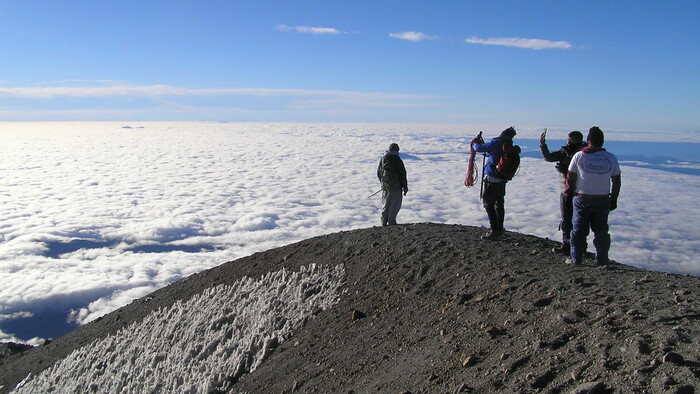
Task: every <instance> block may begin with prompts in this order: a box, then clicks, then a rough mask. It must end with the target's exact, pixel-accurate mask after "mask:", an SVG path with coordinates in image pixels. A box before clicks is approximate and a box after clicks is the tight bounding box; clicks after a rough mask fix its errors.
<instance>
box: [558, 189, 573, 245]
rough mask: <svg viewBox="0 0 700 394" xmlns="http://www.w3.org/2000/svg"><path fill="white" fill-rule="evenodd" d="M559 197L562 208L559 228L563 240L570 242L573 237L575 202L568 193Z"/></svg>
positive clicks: (560, 207)
mask: <svg viewBox="0 0 700 394" xmlns="http://www.w3.org/2000/svg"><path fill="white" fill-rule="evenodd" d="M560 196H561V197H560V198H559V209H560V210H561V223H559V230H561V240H562V242H564V243H567V244H568V243H569V239H570V238H571V228H572V227H573V226H572V224H571V219H572V218H573V216H574V204H573V198H572V197H567V196H566V194H564V193H562V194H561V195H560Z"/></svg>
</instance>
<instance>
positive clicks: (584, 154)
mask: <svg viewBox="0 0 700 394" xmlns="http://www.w3.org/2000/svg"><path fill="white" fill-rule="evenodd" d="M586 140H587V142H588V146H586V147H585V148H583V149H582V150H581V151H579V152H577V153H576V154H575V155H574V157H573V158H572V159H571V163H570V164H569V171H568V173H567V175H566V186H565V190H564V193H565V194H566V195H567V196H569V197H572V198H573V205H574V216H573V219H572V226H573V227H572V229H571V256H570V258H568V259H566V262H567V263H569V264H574V265H578V264H581V263H582V262H583V253H584V251H585V249H586V238H587V237H588V233H589V229H590V230H591V231H593V235H594V239H593V245H594V246H595V249H596V265H606V264H608V251H609V250H610V233H609V232H608V231H609V226H608V215H609V213H610V211H614V210H615V209H616V208H617V198H618V196H619V195H620V186H621V184H622V183H621V173H620V165H619V164H618V162H617V158H616V157H615V155H613V154H612V153H610V152H608V151H606V150H605V149H603V143H604V142H605V136H604V134H603V131H602V130H600V128H598V127H591V129H590V130H589V131H588V137H587V138H586Z"/></svg>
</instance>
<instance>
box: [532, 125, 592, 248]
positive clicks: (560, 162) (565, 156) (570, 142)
mask: <svg viewBox="0 0 700 394" xmlns="http://www.w3.org/2000/svg"><path fill="white" fill-rule="evenodd" d="M546 136H547V129H544V133H542V135H540V151H541V152H542V157H543V158H544V159H545V160H546V161H548V162H556V163H557V165H556V169H557V171H558V172H559V187H560V191H561V194H560V195H559V210H560V212H561V222H560V223H559V230H561V238H562V242H561V245H560V246H558V247H556V248H554V249H553V250H554V252H555V253H562V254H565V255H567V256H568V255H569V253H570V251H571V249H570V248H571V242H570V238H571V236H570V234H571V218H572V216H573V214H574V206H573V205H572V198H571V197H569V196H567V195H566V194H565V193H564V188H565V186H566V173H567V172H568V171H569V163H570V162H571V158H572V157H574V154H575V153H576V152H578V151H580V150H581V149H583V148H584V147H585V146H586V144H585V143H584V142H583V134H582V133H581V132H580V131H576V130H574V131H572V132H571V133H569V135H568V138H567V140H566V145H564V146H562V147H561V149H559V150H558V151H555V152H550V151H549V147H547V140H546Z"/></svg>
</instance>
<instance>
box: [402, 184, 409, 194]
mask: <svg viewBox="0 0 700 394" xmlns="http://www.w3.org/2000/svg"><path fill="white" fill-rule="evenodd" d="M406 193H408V186H406V187H404V188H403V195H404V196H405V195H406Z"/></svg>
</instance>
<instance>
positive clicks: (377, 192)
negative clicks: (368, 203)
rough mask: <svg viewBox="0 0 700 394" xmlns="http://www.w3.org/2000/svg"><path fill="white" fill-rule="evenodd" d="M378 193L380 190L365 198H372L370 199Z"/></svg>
mask: <svg viewBox="0 0 700 394" xmlns="http://www.w3.org/2000/svg"><path fill="white" fill-rule="evenodd" d="M380 191H382V189H379V190H377V191H376V192H374V193H372V195H371V196H369V197H367V198H372V197H374V196H376V195H377V193H379V192H380Z"/></svg>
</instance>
